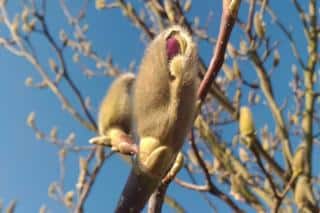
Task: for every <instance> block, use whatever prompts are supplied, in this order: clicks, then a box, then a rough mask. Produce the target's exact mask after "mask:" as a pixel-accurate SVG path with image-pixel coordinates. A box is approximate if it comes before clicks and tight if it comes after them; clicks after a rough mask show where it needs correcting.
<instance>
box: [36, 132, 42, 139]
mask: <svg viewBox="0 0 320 213" xmlns="http://www.w3.org/2000/svg"><path fill="white" fill-rule="evenodd" d="M43 138H44V134H43V133H42V132H40V131H37V132H36V139H38V140H42V139H43Z"/></svg>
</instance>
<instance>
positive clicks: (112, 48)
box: [0, 0, 305, 213]
mask: <svg viewBox="0 0 320 213" xmlns="http://www.w3.org/2000/svg"><path fill="white" fill-rule="evenodd" d="M19 2H20V1H18V0H17V1H9V5H8V6H9V11H10V17H11V18H12V17H13V15H14V13H15V12H17V11H20V10H21V5H22V4H21V3H19ZM47 2H48V7H47V12H48V16H47V17H48V22H49V27H50V31H51V32H52V33H53V34H54V35H56V36H58V30H59V28H60V27H66V20H65V17H64V16H63V13H62V11H61V9H60V7H59V4H58V2H59V1H47ZM67 2H72V3H71V4H70V5H72V7H74V9H77V7H78V6H79V5H77V4H78V1H67ZM140 2H141V1H135V4H139V3H140ZM193 2H194V7H193V8H192V10H191V12H190V14H189V17H191V16H194V15H197V16H199V17H200V20H201V24H202V25H203V24H204V23H205V20H206V18H207V17H206V16H207V14H208V11H209V10H212V12H213V18H212V21H211V22H210V25H209V32H211V33H216V32H217V29H218V26H219V16H220V12H221V5H220V3H218V2H219V1H218V0H205V1H201V3H198V2H199V1H193ZM270 2H271V4H274V6H275V7H274V8H275V11H277V12H280V18H281V19H282V20H283V21H284V22H285V23H286V24H290V25H292V26H293V27H294V26H295V25H296V23H298V22H299V18H298V16H297V14H294V13H293V11H294V10H293V8H292V6H291V5H290V1H289V0H286V1H281V3H277V4H278V5H276V2H277V1H270ZM278 2H279V1H278ZM241 9H242V10H241V14H242V15H244V14H245V13H246V11H247V10H246V8H241ZM242 17H244V16H242ZM288 17H290V19H289V18H288ZM86 22H87V23H88V24H89V32H88V37H89V38H90V39H91V40H92V41H93V48H94V49H95V50H96V51H97V52H98V53H100V54H101V55H102V56H106V55H108V54H112V56H113V58H114V61H115V63H117V64H119V66H120V67H121V68H127V67H128V65H129V63H130V61H131V60H135V61H136V62H137V64H139V61H140V59H141V56H142V54H143V50H144V47H145V44H143V43H142V42H141V41H140V39H139V36H140V34H139V31H138V30H137V29H136V28H135V27H134V26H133V25H132V24H131V23H130V22H128V20H127V18H126V17H123V16H122V14H121V12H120V11H119V10H118V9H114V10H107V11H96V10H95V8H94V1H90V5H89V10H88V16H87V19H86ZM270 23H271V22H270V20H269V21H268V24H270ZM299 26H300V25H299ZM2 28H3V27H2V26H1V27H0V29H2ZM67 29H69V30H70V28H68V27H67ZM300 29H301V28H300ZM238 32H239V31H238ZM2 33H3V31H1V30H0V35H2ZM267 33H268V34H272V33H273V35H272V37H271V38H272V39H276V38H277V39H278V40H280V46H281V48H280V53H281V60H282V61H284V62H285V61H289V60H292V52H291V49H290V47H289V46H288V44H286V43H285V41H286V39H285V37H283V36H282V35H281V34H280V32H279V30H276V28H275V27H272V28H271V31H270V32H267ZM215 35H216V34H215ZM302 36H303V34H302V32H297V31H295V38H296V39H297V40H300V39H302V38H303V37H302ZM33 39H34V40H36V41H37V49H38V51H39V53H41V57H42V58H43V59H45V58H46V57H48V56H50V55H51V54H52V52H51V49H50V48H49V47H48V46H47V45H45V44H44V41H43V40H41V39H38V38H37V37H34V38H33ZM37 39H38V40H37ZM238 39H239V36H238V35H237V30H235V31H234V34H233V36H232V41H234V43H235V41H236V40H238ZM299 48H301V49H302V50H303V51H305V49H304V48H303V46H302V45H301V46H300V47H299ZM211 51H212V47H210V46H208V45H203V44H201V45H200V54H201V56H202V57H203V58H204V59H205V61H206V63H208V60H209V58H210V56H211ZM67 57H68V60H70V59H71V55H67ZM0 65H1V79H0V136H1V142H0V198H1V199H3V202H4V204H5V205H7V204H8V202H9V201H10V200H12V199H16V200H17V201H18V206H17V209H16V210H17V211H16V212H37V211H38V209H39V207H40V206H41V205H42V204H46V205H47V206H48V208H49V210H50V212H66V210H65V209H64V208H63V207H61V205H60V204H59V203H57V202H56V201H53V200H52V199H50V198H49V197H48V195H47V188H48V186H49V184H50V183H51V182H53V181H55V180H58V179H59V162H58V158H57V155H58V151H59V150H58V149H57V148H56V147H54V146H53V145H49V144H47V143H44V142H42V141H37V140H36V139H35V136H34V133H33V131H32V130H31V129H30V128H28V127H27V126H26V123H25V120H26V117H27V115H28V114H29V112H31V111H35V112H36V114H37V123H38V125H39V127H40V128H42V129H44V130H46V131H47V132H48V131H49V129H50V128H51V127H52V126H57V127H58V128H59V136H61V137H62V138H64V137H67V135H68V133H69V132H75V133H76V134H77V140H76V141H77V143H79V144H86V143H87V141H88V139H89V138H90V137H92V136H93V135H92V133H90V132H89V131H87V130H86V129H85V128H84V127H82V126H81V125H79V124H78V123H77V122H76V121H74V120H73V119H72V118H71V117H70V115H69V114H68V113H67V112H65V111H62V110H61V105H60V103H59V102H58V101H57V98H56V97H55V96H54V95H53V94H52V93H51V92H49V91H48V90H46V89H44V90H38V89H32V88H27V87H26V86H25V85H24V81H25V79H26V77H28V76H32V77H34V80H35V81H37V80H39V76H38V74H37V72H36V71H35V70H34V69H33V67H32V66H30V65H29V64H28V63H26V62H25V61H24V60H23V59H21V58H17V57H15V56H12V55H11V54H8V53H7V51H5V50H3V49H0ZM69 68H70V74H71V77H72V78H73V79H74V80H75V82H76V83H77V84H78V85H80V86H79V87H80V89H81V92H82V93H83V94H84V96H90V97H91V99H92V103H93V105H94V107H97V106H98V104H99V102H100V99H101V97H102V96H103V95H104V93H105V90H106V88H107V87H108V84H109V80H108V79H107V78H92V79H91V80H87V79H86V78H85V77H84V76H83V75H82V73H81V71H80V70H79V68H78V67H77V66H74V65H72V63H70V67H69ZM290 69H291V65H290V63H282V64H281V65H280V67H279V68H278V69H277V71H276V73H275V74H274V79H276V80H274V82H273V83H275V84H276V88H282V89H281V90H279V89H278V90H276V92H277V99H278V100H280V101H283V100H284V99H283V97H284V96H289V97H290V93H289V90H288V81H289V80H291V79H289V78H288V75H289V74H290ZM242 71H243V72H247V73H248V74H250V73H251V74H253V71H252V70H250V69H249V70H246V69H245V67H242ZM62 88H65V85H62ZM283 88H285V89H283ZM67 94H68V93H67ZM69 94H70V93H69ZM245 101H246V100H245ZM245 101H244V102H245ZM254 114H255V115H257V116H256V117H258V118H259V119H257V120H256V123H257V125H258V126H260V127H261V126H262V125H263V124H264V123H269V124H272V122H271V121H272V120H271V119H270V117H271V116H270V113H269V111H268V109H267V108H266V107H260V108H257V109H255V108H254ZM224 133H225V134H234V133H235V130H234V129H233V130H230V132H228V131H227V130H225V131H224ZM66 166H67V167H66V168H67V173H66V184H65V187H66V191H68V190H71V189H74V184H75V183H76V180H77V175H78V162H77V158H76V155H74V154H70V155H68V157H67V165H66ZM128 172H129V167H128V166H127V165H126V164H125V163H124V162H123V161H122V160H121V159H120V158H119V157H113V158H112V159H111V160H108V161H107V162H106V164H105V165H104V167H103V169H102V171H101V172H100V174H99V177H98V179H97V181H96V183H95V185H94V186H93V189H92V191H91V194H90V197H89V199H88V201H87V204H86V206H85V208H86V209H87V210H88V211H87V212H97V213H98V212H111V211H112V210H113V209H114V206H115V205H116V202H117V199H118V197H119V195H120V193H121V190H122V187H123V184H124V183H125V181H126V178H127V175H128ZM180 175H181V177H182V178H186V176H185V175H184V174H180ZM201 179H202V178H201ZM215 182H216V181H215ZM216 183H217V182H216ZM217 184H218V183H217ZM169 194H170V195H173V196H174V197H175V198H176V199H177V200H178V201H180V202H181V203H182V204H183V206H184V207H185V209H187V210H189V211H190V212H193V211H195V210H197V211H199V212H208V211H209V210H210V208H209V207H208V205H207V203H206V202H205V201H204V200H203V199H202V197H201V196H199V194H198V193H196V192H190V191H189V190H188V191H187V190H185V189H183V188H181V187H179V186H176V185H173V186H171V187H170V189H169ZM212 201H213V202H214V203H215V204H216V205H217V207H218V208H219V209H220V210H221V209H223V208H224V207H225V206H224V205H223V204H221V201H217V199H215V198H213V199H212ZM165 210H166V211H168V212H169V211H172V210H169V209H168V208H165ZM189 211H188V212H189Z"/></svg>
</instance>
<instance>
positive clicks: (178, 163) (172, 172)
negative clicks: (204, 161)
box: [169, 152, 184, 177]
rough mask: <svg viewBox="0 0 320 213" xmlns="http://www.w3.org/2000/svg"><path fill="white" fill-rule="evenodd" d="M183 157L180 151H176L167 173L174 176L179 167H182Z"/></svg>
mask: <svg viewBox="0 0 320 213" xmlns="http://www.w3.org/2000/svg"><path fill="white" fill-rule="evenodd" d="M183 163H184V157H183V154H182V153H181V152H179V153H178V155H177V157H176V160H175V161H174V163H173V165H172V167H171V169H170V170H169V175H171V176H172V177H174V176H176V175H177V174H178V172H179V171H180V169H181V168H182V167H183Z"/></svg>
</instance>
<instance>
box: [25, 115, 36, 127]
mask: <svg viewBox="0 0 320 213" xmlns="http://www.w3.org/2000/svg"><path fill="white" fill-rule="evenodd" d="M35 119H36V113H35V112H30V114H29V115H28V118H27V125H28V126H29V127H33V126H34V125H35Z"/></svg>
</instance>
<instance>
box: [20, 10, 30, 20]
mask: <svg viewBox="0 0 320 213" xmlns="http://www.w3.org/2000/svg"><path fill="white" fill-rule="evenodd" d="M29 14H30V10H29V8H27V7H25V8H24V9H23V11H22V14H21V19H22V21H23V22H24V23H26V22H27V21H28V16H29Z"/></svg>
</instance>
